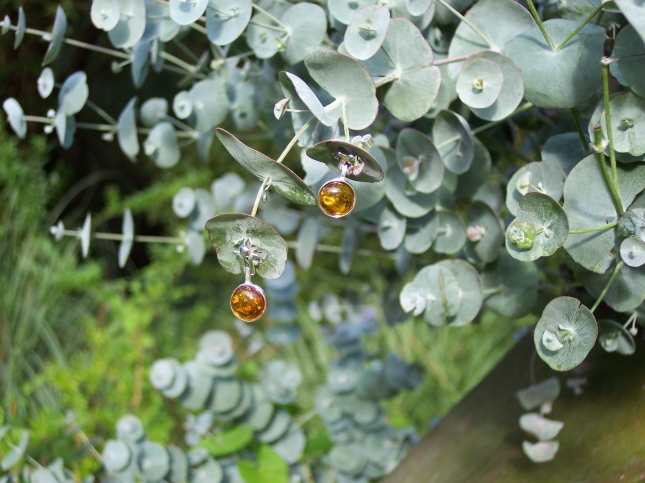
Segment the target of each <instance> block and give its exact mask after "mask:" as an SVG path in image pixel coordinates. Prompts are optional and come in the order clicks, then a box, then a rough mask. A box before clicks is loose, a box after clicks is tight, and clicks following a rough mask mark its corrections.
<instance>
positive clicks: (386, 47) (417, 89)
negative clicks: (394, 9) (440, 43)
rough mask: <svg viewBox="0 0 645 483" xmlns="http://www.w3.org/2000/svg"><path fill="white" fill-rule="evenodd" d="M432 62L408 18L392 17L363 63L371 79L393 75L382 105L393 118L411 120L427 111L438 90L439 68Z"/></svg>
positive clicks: (432, 55) (422, 41)
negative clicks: (377, 45) (375, 48)
mask: <svg viewBox="0 0 645 483" xmlns="http://www.w3.org/2000/svg"><path fill="white" fill-rule="evenodd" d="M433 62H434V54H433V52H432V49H431V48H430V46H429V45H428V42H427V41H426V40H425V38H424V37H423V35H422V34H421V32H420V31H419V29H418V28H417V27H416V26H415V25H414V24H412V23H411V22H410V21H409V20H406V19H404V18H393V19H392V20H390V26H389V30H388V33H387V36H386V37H385V40H384V42H383V45H382V46H381V49H380V50H379V51H378V52H377V53H376V54H375V55H374V56H372V57H371V58H370V59H368V60H365V61H363V64H364V65H365V67H367V69H368V70H369V72H370V74H371V75H372V77H374V78H385V77H388V76H391V77H393V78H394V80H393V81H391V83H389V84H388V85H387V87H386V91H387V92H386V93H385V97H384V98H383V104H384V105H385V107H387V108H388V110H389V111H390V112H391V113H392V115H393V116H394V117H396V118H398V119H401V120H403V121H414V120H416V119H418V118H420V117H421V116H423V115H424V114H425V113H427V112H428V111H429V110H430V108H431V107H432V104H433V103H434V101H435V99H436V98H437V95H438V93H439V87H440V85H441V71H440V70H439V68H438V67H437V66H435V65H433ZM410 99H414V100H415V102H410Z"/></svg>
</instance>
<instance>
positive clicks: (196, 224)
mask: <svg viewBox="0 0 645 483" xmlns="http://www.w3.org/2000/svg"><path fill="white" fill-rule="evenodd" d="M214 214H215V203H214V200H213V196H212V195H211V193H210V192H208V191H207V190H205V189H202V188H197V189H196V190H195V207H194V208H193V211H192V212H191V213H190V218H189V220H188V228H189V229H191V230H193V231H199V232H201V231H202V230H203V229H204V224H205V223H206V222H207V221H208V220H209V218H211V217H212V216H213V215H214Z"/></svg>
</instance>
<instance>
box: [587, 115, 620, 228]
mask: <svg viewBox="0 0 645 483" xmlns="http://www.w3.org/2000/svg"><path fill="white" fill-rule="evenodd" d="M594 136H595V141H596V142H595V149H596V157H597V159H598V166H599V167H600V171H601V173H602V177H603V178H604V180H605V185H606V186H607V190H609V195H610V196H611V199H612V201H613V202H614V208H616V213H618V216H621V215H622V214H623V213H624V212H625V210H624V209H623V203H622V201H621V199H620V195H619V194H618V192H617V191H616V188H615V187H614V183H613V182H612V180H611V176H610V175H609V171H608V170H607V163H606V162H605V154H604V152H603V151H604V149H603V144H602V132H601V131H600V124H596V125H595V127H594Z"/></svg>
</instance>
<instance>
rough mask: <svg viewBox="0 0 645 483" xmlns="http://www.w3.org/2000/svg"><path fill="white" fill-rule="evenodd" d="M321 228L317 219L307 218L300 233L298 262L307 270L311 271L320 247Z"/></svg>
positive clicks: (297, 251)
mask: <svg viewBox="0 0 645 483" xmlns="http://www.w3.org/2000/svg"><path fill="white" fill-rule="evenodd" d="M318 231H319V226H318V222H317V221H316V219H315V218H307V219H306V220H305V221H304V223H303V224H302V225H301V226H300V230H299V231H298V237H297V241H298V248H296V261H297V262H298V265H300V266H301V267H302V268H304V269H305V270H309V268H310V267H311V262H312V261H313V257H314V253H315V252H316V246H317V245H318V237H319V234H318Z"/></svg>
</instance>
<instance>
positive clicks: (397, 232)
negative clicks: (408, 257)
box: [378, 207, 407, 250]
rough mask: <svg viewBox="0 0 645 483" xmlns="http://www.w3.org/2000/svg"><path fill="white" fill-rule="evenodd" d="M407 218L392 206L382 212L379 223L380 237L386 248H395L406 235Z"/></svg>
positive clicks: (382, 244)
mask: <svg viewBox="0 0 645 483" xmlns="http://www.w3.org/2000/svg"><path fill="white" fill-rule="evenodd" d="M406 224H407V220H406V218H405V217H404V216H401V215H400V214H398V213H397V212H395V211H394V210H392V209H391V208H390V207H386V208H385V209H384V210H383V212H382V213H381V217H380V219H379V223H378V237H379V240H380V241H381V246H382V247H383V249H384V250H394V249H396V248H397V247H398V246H399V245H400V244H401V243H402V242H403V237H404V236H405V229H406Z"/></svg>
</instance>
